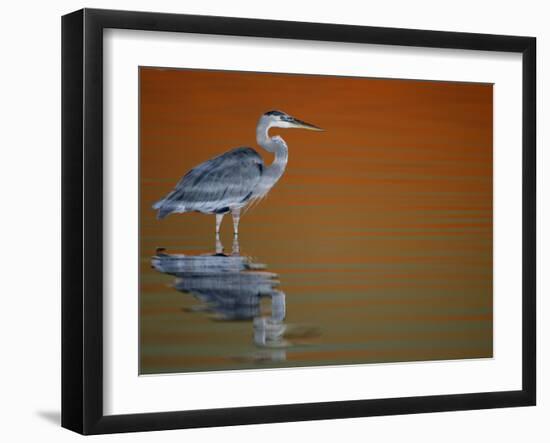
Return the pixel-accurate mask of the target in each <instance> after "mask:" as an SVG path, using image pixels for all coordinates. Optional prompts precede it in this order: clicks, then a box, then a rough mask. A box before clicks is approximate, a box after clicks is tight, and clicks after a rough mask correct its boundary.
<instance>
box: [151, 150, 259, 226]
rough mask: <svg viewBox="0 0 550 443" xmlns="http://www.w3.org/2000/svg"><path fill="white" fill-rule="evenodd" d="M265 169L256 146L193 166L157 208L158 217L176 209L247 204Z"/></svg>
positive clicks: (224, 209)
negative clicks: (255, 148)
mask: <svg viewBox="0 0 550 443" xmlns="http://www.w3.org/2000/svg"><path fill="white" fill-rule="evenodd" d="M262 172H263V160H262V157H261V156H260V155H259V154H258V153H257V152H256V151H255V150H254V149H252V148H248V147H244V148H236V149H233V150H231V151H228V152H226V153H225V154H222V155H220V156H218V157H215V158H213V159H211V160H208V161H206V162H204V163H201V164H200V165H198V166H197V167H195V168H193V169H192V170H191V171H189V172H188V173H187V174H186V175H185V176H184V177H183V178H182V179H181V180H180V181H179V183H178V184H177V185H176V187H175V188H174V189H173V190H172V192H170V193H169V194H168V195H167V196H166V197H165V198H163V199H162V200H160V201H158V202H157V203H155V205H154V206H153V208H154V209H158V210H159V212H158V218H164V217H166V216H167V215H168V214H170V213H173V212H190V211H200V212H206V213H221V212H227V211H228V210H229V208H230V207H232V206H238V205H241V204H242V205H244V204H246V202H247V201H248V200H249V199H250V198H251V197H252V195H253V192H254V190H255V188H256V186H257V185H258V182H259V181H260V178H261V175H262Z"/></svg>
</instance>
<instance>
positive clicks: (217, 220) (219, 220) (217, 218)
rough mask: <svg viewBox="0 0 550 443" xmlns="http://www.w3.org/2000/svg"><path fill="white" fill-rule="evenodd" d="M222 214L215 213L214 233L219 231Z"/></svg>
mask: <svg viewBox="0 0 550 443" xmlns="http://www.w3.org/2000/svg"><path fill="white" fill-rule="evenodd" d="M223 216H224V214H216V234H219V233H220V227H221V225H222V220H223Z"/></svg>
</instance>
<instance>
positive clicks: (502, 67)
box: [62, 9, 536, 434]
mask: <svg viewBox="0 0 550 443" xmlns="http://www.w3.org/2000/svg"><path fill="white" fill-rule="evenodd" d="M535 48H536V42H535V39H534V38H532V37H514V36H497V35H484V34H465V33H452V32H436V31H420V30H408V29H388V28H373V27H358V26H348V25H336V24H318V23H299V22H281V21H270V20H255V19H242V18H227V17H207V16H190V15H176V14H159V13H146V12H125V11H108V10H94V9H84V10H80V11H77V12H74V13H72V14H68V15H66V16H64V17H63V20H62V56H63V66H62V76H63V78H62V86H63V94H62V105H63V106H62V107H63V112H62V121H63V127H62V141H63V146H62V150H63V167H62V170H63V229H62V230H63V294H62V297H63V300H62V307H63V312H62V321H63V324H62V334H63V337H62V345H63V346H62V351H63V352H62V358H63V361H62V371H63V374H62V380H63V383H62V425H63V426H64V427H66V428H69V429H71V430H74V431H77V432H80V433H83V434H100V433H113V432H129V431H145V430H160V429H176V428H191V427H205V426H226V425H237V424H247V423H268V422H281V421H298V420H316V419H328V418H344V417H360V416H373V415H388V414H407V413H420V412H435V411H451V410H464V409H483V408H497V407H512V406H528V405H534V404H535V399H536V373H535V368H536V354H535V349H536V342H535V339H536V337H535V330H536V324H535V320H536V315H535V309H536V285H535V280H536V279H535V257H536V247H535V244H536V217H535V203H536V197H535V196H536V189H535V169H536V168H535V161H536V159H535V129H536V128H535V59H536V53H535Z"/></svg>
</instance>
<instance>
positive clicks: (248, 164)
mask: <svg viewBox="0 0 550 443" xmlns="http://www.w3.org/2000/svg"><path fill="white" fill-rule="evenodd" d="M270 128H302V129H309V130H313V131H322V129H321V128H318V127H317V126H314V125H312V124H309V123H306V122H303V121H301V120H298V119H296V118H294V117H291V116H290V115H288V114H285V113H284V112H281V111H269V112H266V113H265V114H263V115H262V116H261V117H260V120H259V121H258V125H257V126H256V141H257V143H258V145H260V146H261V147H262V148H264V149H265V150H266V151H268V152H271V153H272V154H275V160H274V161H273V163H272V164H271V165H270V166H267V167H265V166H264V162H263V159H262V157H261V156H260V154H258V153H257V152H256V151H255V150H254V149H252V148H249V147H241V148H236V149H232V150H231V151H228V152H226V153H224V154H222V155H219V156H218V157H214V158H212V159H210V160H208V161H206V162H204V163H201V164H200V165H198V166H196V167H195V168H193V169H191V170H190V171H189V172H188V173H187V174H185V176H184V177H183V178H182V179H181V180H180V181H179V182H178V184H177V185H176V187H175V188H174V189H173V190H172V191H171V192H170V193H169V194H168V195H167V196H166V197H164V198H163V199H162V200H159V201H158V202H156V203H155V204H154V205H153V209H157V210H158V213H157V218H158V219H163V218H164V217H166V216H167V215H169V214H172V213H184V212H193V211H196V212H202V213H204V214H215V215H216V233H219V231H220V226H221V223H222V219H223V216H224V215H225V214H227V213H229V212H231V215H232V216H233V232H234V234H235V235H238V233H239V218H240V214H241V209H242V208H243V207H245V206H246V205H248V204H250V203H251V202H252V201H254V200H257V199H260V198H262V197H264V196H265V195H266V194H267V193H268V192H269V190H270V189H271V188H272V187H273V185H275V183H277V181H278V180H279V178H281V176H282V175H283V173H284V171H285V168H286V164H287V161H288V147H287V144H286V143H285V141H284V140H283V139H282V138H281V137H279V136H278V135H276V136H274V137H270V136H269V129H270Z"/></svg>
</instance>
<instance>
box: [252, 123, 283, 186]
mask: <svg viewBox="0 0 550 443" xmlns="http://www.w3.org/2000/svg"><path fill="white" fill-rule="evenodd" d="M270 127H271V126H270V125H269V123H268V122H262V121H260V123H259V124H258V127H257V128H256V141H257V142H258V145H259V146H261V147H262V148H264V149H265V150H266V151H268V152H271V153H273V154H275V159H274V160H273V163H271V165H270V166H269V167H267V168H266V170H265V171H264V174H263V175H262V183H261V188H262V189H261V191H260V192H261V193H265V192H267V191H268V190H269V189H270V188H271V187H272V186H273V185H274V184H275V183H276V182H277V181H278V180H279V178H281V176H282V175H283V173H284V172H285V168H286V164H287V162H288V147H287V145H286V143H285V141H284V140H283V139H282V138H281V137H279V136H278V135H276V136H274V137H270V136H269V128H270Z"/></svg>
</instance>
